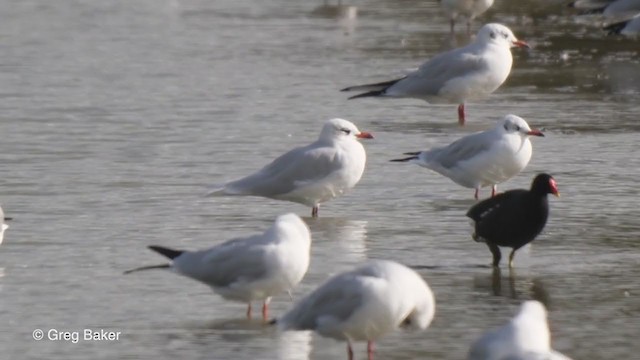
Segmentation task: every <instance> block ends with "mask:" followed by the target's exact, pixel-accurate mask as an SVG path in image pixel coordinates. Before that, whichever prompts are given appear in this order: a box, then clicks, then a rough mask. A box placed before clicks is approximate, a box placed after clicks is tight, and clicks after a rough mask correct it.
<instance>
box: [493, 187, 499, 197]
mask: <svg viewBox="0 0 640 360" xmlns="http://www.w3.org/2000/svg"><path fill="white" fill-rule="evenodd" d="M496 190H498V187H497V186H496V185H493V186H492V187H491V197H494V196H496Z"/></svg>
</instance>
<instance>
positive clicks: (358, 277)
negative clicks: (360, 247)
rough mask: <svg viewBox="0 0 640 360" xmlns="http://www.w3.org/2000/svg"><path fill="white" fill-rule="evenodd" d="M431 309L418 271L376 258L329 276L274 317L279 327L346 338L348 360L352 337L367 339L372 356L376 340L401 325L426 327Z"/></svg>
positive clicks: (432, 305) (431, 299)
mask: <svg viewBox="0 0 640 360" xmlns="http://www.w3.org/2000/svg"><path fill="white" fill-rule="evenodd" d="M434 314H435V300H434V297H433V293H432V292H431V289H430V288H429V286H428V285H427V283H426V282H425V281H424V280H423V279H422V277H420V275H418V273H416V272H415V271H414V270H411V269H409V268H408V267H406V266H404V265H401V264H398V263H396V262H393V261H386V260H374V261H370V262H368V263H365V264H364V265H362V266H359V267H357V268H356V269H354V270H352V271H348V272H344V273H342V274H339V275H336V276H334V277H333V278H331V279H329V280H328V281H327V282H326V283H325V284H323V285H321V286H320V287H318V288H317V289H316V290H314V291H313V292H311V293H310V294H309V295H307V296H306V297H305V298H303V299H301V300H300V301H299V302H298V303H297V304H295V305H294V307H293V308H292V309H291V310H289V312H287V313H286V314H285V315H284V316H282V317H281V318H280V319H277V320H274V321H273V322H275V323H277V324H278V327H279V328H280V330H313V331H315V332H317V333H318V334H320V335H322V336H325V337H330V338H333V339H336V340H342V341H347V352H348V356H349V360H351V359H353V349H352V345H351V344H352V342H353V341H364V340H366V341H367V354H368V356H369V359H372V358H373V343H374V341H375V340H377V339H378V338H380V337H381V336H383V335H384V334H386V333H388V332H390V331H392V330H394V329H396V328H398V327H400V326H402V325H408V326H411V327H414V328H417V329H421V330H424V329H426V328H427V327H428V326H429V324H430V323H431V320H432V319H433V316H434Z"/></svg>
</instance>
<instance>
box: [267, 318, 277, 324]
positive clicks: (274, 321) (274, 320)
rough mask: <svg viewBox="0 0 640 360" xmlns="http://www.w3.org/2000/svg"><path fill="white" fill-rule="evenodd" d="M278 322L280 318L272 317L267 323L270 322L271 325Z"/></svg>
mask: <svg viewBox="0 0 640 360" xmlns="http://www.w3.org/2000/svg"><path fill="white" fill-rule="evenodd" d="M277 323H278V319H271V320H269V322H268V323H267V324H269V325H275V324H277Z"/></svg>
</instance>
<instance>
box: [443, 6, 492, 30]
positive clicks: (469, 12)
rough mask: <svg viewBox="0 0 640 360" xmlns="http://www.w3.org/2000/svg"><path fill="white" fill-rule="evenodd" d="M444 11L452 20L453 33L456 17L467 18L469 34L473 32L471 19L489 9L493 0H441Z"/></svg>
mask: <svg viewBox="0 0 640 360" xmlns="http://www.w3.org/2000/svg"><path fill="white" fill-rule="evenodd" d="M439 1H440V5H441V6H442V9H443V10H444V12H445V13H446V14H447V15H448V16H449V19H450V20H451V33H454V32H455V30H454V27H455V25H456V19H457V18H458V17H459V16H464V17H466V18H467V34H469V33H471V21H473V19H475V18H476V16H478V15H480V14H482V13H484V12H485V11H487V10H489V8H490V7H491V6H492V5H493V0H439Z"/></svg>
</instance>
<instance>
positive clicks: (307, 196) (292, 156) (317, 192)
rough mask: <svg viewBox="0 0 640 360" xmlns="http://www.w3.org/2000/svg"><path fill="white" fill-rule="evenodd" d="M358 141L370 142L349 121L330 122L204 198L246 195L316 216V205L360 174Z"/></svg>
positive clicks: (363, 156)
mask: <svg viewBox="0 0 640 360" xmlns="http://www.w3.org/2000/svg"><path fill="white" fill-rule="evenodd" d="M358 139H373V135H371V134H370V133H368V132H365V131H360V130H358V128H357V127H356V126H355V125H354V124H353V123H351V122H350V121H347V120H344V119H337V118H336V119H331V120H329V121H327V122H326V123H325V125H324V126H323V128H322V131H321V132H320V136H319V137H318V140H316V141H314V142H313V143H311V144H309V145H307V146H302V147H298V148H295V149H292V150H290V151H288V152H287V153H285V154H283V155H281V156H280V157H278V158H277V159H275V160H274V161H273V162H271V163H270V164H268V165H267V166H265V167H264V168H262V169H261V170H259V171H257V172H256V173H254V174H252V175H249V176H246V177H244V178H241V179H238V180H235V181H231V182H228V183H226V184H225V185H224V186H222V187H220V188H216V189H213V190H211V191H210V192H209V193H208V194H207V195H208V196H223V195H247V196H262V197H266V198H270V199H276V200H286V201H291V202H296V203H300V204H303V205H307V206H311V207H312V210H311V216H313V217H316V216H318V208H319V206H320V203H323V202H325V201H328V200H331V199H333V198H335V197H337V196H339V195H341V194H343V193H344V192H346V191H348V190H350V189H351V188H353V187H354V186H356V184H357V183H358V182H359V181H360V178H361V177H362V174H363V173H364V168H365V163H366V161H367V154H366V152H365V150H364V147H363V146H362V144H360V142H359V141H358Z"/></svg>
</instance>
